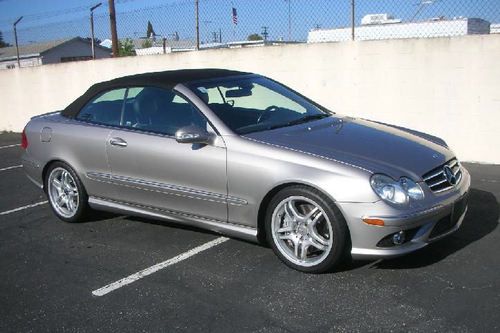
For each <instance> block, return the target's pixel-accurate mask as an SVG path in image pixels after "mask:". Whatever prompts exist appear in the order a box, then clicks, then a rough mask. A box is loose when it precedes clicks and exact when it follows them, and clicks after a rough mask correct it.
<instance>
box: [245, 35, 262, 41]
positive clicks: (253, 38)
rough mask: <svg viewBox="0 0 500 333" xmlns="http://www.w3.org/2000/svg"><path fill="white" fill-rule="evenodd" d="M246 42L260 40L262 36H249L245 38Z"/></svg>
mask: <svg viewBox="0 0 500 333" xmlns="http://www.w3.org/2000/svg"><path fill="white" fill-rule="evenodd" d="M247 40H262V36H261V35H259V34H251V35H249V36H248V37H247Z"/></svg>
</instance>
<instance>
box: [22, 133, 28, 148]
mask: <svg viewBox="0 0 500 333" xmlns="http://www.w3.org/2000/svg"><path fill="white" fill-rule="evenodd" d="M21 148H23V149H26V148H28V138H27V137H26V129H23V133H22V134H21Z"/></svg>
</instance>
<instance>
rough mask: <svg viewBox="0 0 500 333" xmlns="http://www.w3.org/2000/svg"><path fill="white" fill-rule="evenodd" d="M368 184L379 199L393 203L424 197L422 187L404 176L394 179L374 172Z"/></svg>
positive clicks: (401, 203) (403, 202) (400, 203)
mask: <svg viewBox="0 0 500 333" xmlns="http://www.w3.org/2000/svg"><path fill="white" fill-rule="evenodd" d="M370 184H371V186H372V188H373V190H374V191H375V193H377V195H378V196H379V197H380V198H381V199H383V200H385V201H388V202H391V203H394V204H398V205H403V204H406V203H408V201H409V200H410V199H413V200H421V199H423V198H424V192H423V191H422V188H421V187H420V186H419V185H418V184H417V183H415V182H414V181H413V180H411V179H409V178H406V177H401V179H399V181H395V180H394V179H392V178H391V177H389V176H386V175H382V174H375V175H373V176H372V177H371V180H370Z"/></svg>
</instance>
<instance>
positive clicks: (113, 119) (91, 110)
mask: <svg viewBox="0 0 500 333" xmlns="http://www.w3.org/2000/svg"><path fill="white" fill-rule="evenodd" d="M126 90H127V89H126V88H120V89H113V90H110V91H106V92H104V93H102V94H100V95H98V96H97V97H95V98H94V99H92V100H91V101H90V102H88V103H87V105H85V106H84V107H83V108H82V109H81V110H80V112H79V113H78V115H77V116H76V119H79V120H83V121H89V122H93V123H96V124H103V125H113V126H119V125H120V120H121V113H122V107H123V99H124V97H125V93H126Z"/></svg>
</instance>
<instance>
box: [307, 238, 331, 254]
mask: <svg viewBox="0 0 500 333" xmlns="http://www.w3.org/2000/svg"><path fill="white" fill-rule="evenodd" d="M311 236H312V235H311ZM309 243H310V244H311V245H312V246H314V247H315V248H317V249H318V250H321V251H324V250H325V249H326V246H327V245H328V243H327V244H325V245H323V243H322V242H320V241H319V240H318V239H317V238H315V237H314V236H312V237H311V238H309Z"/></svg>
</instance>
